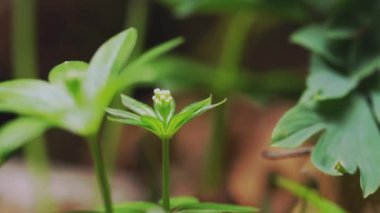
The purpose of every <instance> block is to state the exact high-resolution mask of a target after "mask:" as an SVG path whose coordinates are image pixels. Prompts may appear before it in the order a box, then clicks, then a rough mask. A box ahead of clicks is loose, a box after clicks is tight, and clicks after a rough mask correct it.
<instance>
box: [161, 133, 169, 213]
mask: <svg viewBox="0 0 380 213" xmlns="http://www.w3.org/2000/svg"><path fill="white" fill-rule="evenodd" d="M169 147H170V141H169V139H162V208H163V209H164V210H165V211H166V212H169V211H170V154H169Z"/></svg>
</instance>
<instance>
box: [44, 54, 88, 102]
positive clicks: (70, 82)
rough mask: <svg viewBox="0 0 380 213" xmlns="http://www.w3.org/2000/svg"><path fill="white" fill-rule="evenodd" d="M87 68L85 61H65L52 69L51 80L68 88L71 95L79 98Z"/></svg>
mask: <svg viewBox="0 0 380 213" xmlns="http://www.w3.org/2000/svg"><path fill="white" fill-rule="evenodd" d="M87 69H88V64H87V63H86V62H83V61H66V62H63V63H62V64H59V65H57V66H55V67H54V68H53V69H52V70H51V71H50V73H49V82H50V83H52V84H56V85H58V86H61V87H63V88H65V89H67V90H68V91H69V92H70V93H71V95H73V96H74V97H76V98H77V99H79V98H80V95H81V87H82V81H83V79H84V77H85V76H86V72H87Z"/></svg>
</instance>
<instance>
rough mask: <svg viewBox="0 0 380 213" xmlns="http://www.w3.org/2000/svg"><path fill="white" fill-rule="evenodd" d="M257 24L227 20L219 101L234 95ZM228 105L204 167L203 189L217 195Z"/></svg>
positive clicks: (244, 18) (248, 17) (243, 17)
mask: <svg viewBox="0 0 380 213" xmlns="http://www.w3.org/2000/svg"><path fill="white" fill-rule="evenodd" d="M253 21H254V16H253V15H252V14H249V13H245V12H244V13H243V12H242V13H237V14H234V15H233V17H232V18H231V19H229V20H228V23H227V29H226V34H225V38H224V41H223V45H222V50H221V54H220V62H219V68H218V74H217V78H216V80H215V82H214V89H215V93H216V99H222V98H224V97H225V96H226V95H228V94H231V93H232V92H233V89H234V82H231V81H234V80H235V79H236V77H235V75H236V73H237V72H238V71H239V64H240V60H241V58H242V55H243V48H244V43H245V41H246V39H247V36H248V32H249V29H250V28H251V26H252V23H253ZM227 108H228V105H224V106H220V107H218V109H216V110H217V112H216V114H215V117H214V122H213V123H214V125H213V126H214V131H213V135H212V140H211V144H210V147H209V148H208V155H207V156H208V158H207V159H206V163H205V166H206V168H205V172H204V178H203V184H202V185H203V186H202V189H203V190H206V191H214V190H215V189H217V187H218V186H220V185H221V184H222V182H223V181H224V180H223V177H224V175H223V173H224V167H223V166H222V165H224V163H223V162H225V159H224V158H225V147H226V145H227V140H226V134H225V133H226V122H225V120H226V119H225V114H226V109H227Z"/></svg>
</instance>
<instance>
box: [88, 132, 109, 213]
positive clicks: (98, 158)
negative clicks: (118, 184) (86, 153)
mask: <svg viewBox="0 0 380 213" xmlns="http://www.w3.org/2000/svg"><path fill="white" fill-rule="evenodd" d="M88 144H89V146H90V151H91V156H92V159H93V161H94V164H95V172H96V178H97V181H98V185H99V189H100V192H101V195H102V199H103V204H104V208H105V210H106V213H112V212H113V210H112V197H111V192H110V184H109V181H108V177H107V173H106V169H105V166H104V162H103V157H102V152H101V149H100V144H99V141H98V140H97V139H96V137H95V136H90V137H89V138H88Z"/></svg>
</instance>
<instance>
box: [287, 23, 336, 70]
mask: <svg viewBox="0 0 380 213" xmlns="http://www.w3.org/2000/svg"><path fill="white" fill-rule="evenodd" d="M327 33H328V30H327V27H325V26H322V25H309V26H306V27H304V28H302V29H300V30H298V31H296V32H295V33H293V34H292V35H291V37H290V39H291V41H292V42H293V43H295V44H298V45H300V46H303V47H305V48H306V49H308V50H310V51H311V52H313V53H316V54H318V55H320V56H322V57H323V58H325V59H328V60H330V61H331V62H334V63H340V62H341V61H340V59H339V58H337V57H336V56H335V55H333V54H332V53H331V51H330V49H329V40H328V34H327Z"/></svg>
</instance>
